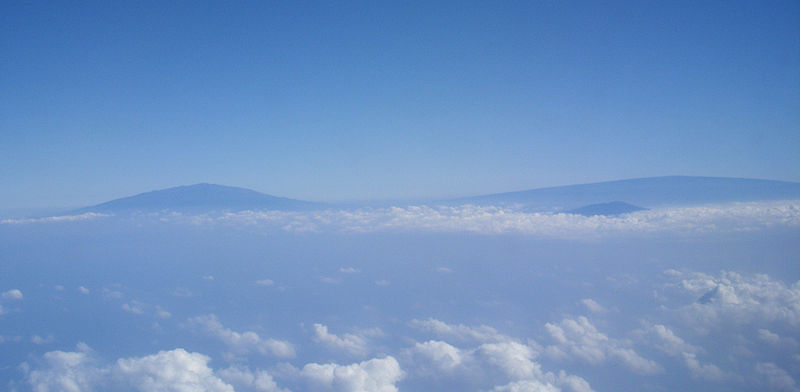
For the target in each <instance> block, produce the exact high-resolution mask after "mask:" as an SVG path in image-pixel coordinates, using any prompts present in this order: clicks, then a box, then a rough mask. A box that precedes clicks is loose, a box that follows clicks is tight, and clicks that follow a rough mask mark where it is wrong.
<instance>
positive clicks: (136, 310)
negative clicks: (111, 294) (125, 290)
mask: <svg viewBox="0 0 800 392" xmlns="http://www.w3.org/2000/svg"><path fill="white" fill-rule="evenodd" d="M122 310H124V311H126V312H128V313H131V314H144V304H143V303H141V302H139V301H131V302H128V303H125V304H122Z"/></svg>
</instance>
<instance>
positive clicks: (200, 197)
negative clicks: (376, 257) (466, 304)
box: [74, 176, 800, 213]
mask: <svg viewBox="0 0 800 392" xmlns="http://www.w3.org/2000/svg"><path fill="white" fill-rule="evenodd" d="M780 199H800V183H795V182H788V181H774V180H762V179H747V178H728V177H693V176H664V177H645V178H635V179H625V180H615V181H605V182H595V183H588V184H575V185H566V186H557V187H545V188H534V189H529V190H524V191H515V192H505V193H493V194H486V195H478V196H471V197H462V198H456V199H445V200H432V201H429V202H428V203H422V204H429V205H463V204H473V205H497V206H514V207H522V208H523V209H525V210H528V211H551V212H570V211H573V210H577V209H579V208H582V207H587V206H588V207H592V208H601V209H602V208H605V207H603V206H602V204H608V203H611V202H609V201H610V200H613V201H618V203H623V204H625V205H627V206H631V207H635V208H653V207H659V206H670V205H692V204H709V203H718V202H731V201H741V202H746V201H760V200H780ZM391 205H394V206H398V205H411V203H394V204H391ZM365 206H369V203H348V204H327V203H319V202H311V201H305V200H297V199H290V198H286V197H279V196H273V195H268V194H265V193H261V192H258V191H254V190H251V189H247V188H240V187H232V186H225V185H216V184H209V183H199V184H193V185H183V186H177V187H173V188H166V189H160V190H154V191H150V192H144V193H139V194H136V195H132V196H128V197H123V198H119V199H114V200H111V201H108V202H105V203H100V204H96V205H93V206H89V207H84V208H81V209H78V210H76V211H74V212H78V213H83V212H132V211H160V210H179V211H210V210H214V211H241V210H256V209H262V210H286V211H302V210H315V209H324V208H330V207H338V208H345V209H351V208H360V207H365ZM640 206H641V207H640ZM612 207H613V206H612ZM616 207H620V208H622V209H623V210H624V209H626V208H629V207H626V206H622V205H617V206H616ZM623 207H624V208H623ZM613 210H614V208H611V210H609V211H612V212H613ZM578 213H580V212H578Z"/></svg>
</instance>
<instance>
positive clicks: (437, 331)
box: [409, 318, 509, 342]
mask: <svg viewBox="0 0 800 392" xmlns="http://www.w3.org/2000/svg"><path fill="white" fill-rule="evenodd" d="M409 324H410V325H411V327H413V328H416V329H419V330H422V331H425V332H429V333H433V334H434V335H436V336H439V337H443V338H449V339H455V340H458V341H461V342H498V341H506V340H508V339H509V338H508V337H507V336H505V335H503V334H501V333H499V332H497V330H496V329H494V328H492V327H488V326H485V325H481V326H478V327H470V326H466V325H463V324H448V323H445V322H443V321H440V320H437V319H434V318H429V319H427V320H418V319H414V320H411V322H410V323H409Z"/></svg>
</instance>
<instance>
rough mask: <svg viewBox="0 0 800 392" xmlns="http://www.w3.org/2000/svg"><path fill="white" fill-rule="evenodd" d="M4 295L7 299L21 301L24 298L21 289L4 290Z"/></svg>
mask: <svg viewBox="0 0 800 392" xmlns="http://www.w3.org/2000/svg"><path fill="white" fill-rule="evenodd" d="M2 297H3V299H6V300H11V301H20V300H22V291H19V289H11V290H8V291H6V292H4V293H3V294H2Z"/></svg>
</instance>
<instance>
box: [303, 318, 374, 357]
mask: <svg viewBox="0 0 800 392" xmlns="http://www.w3.org/2000/svg"><path fill="white" fill-rule="evenodd" d="M314 340H315V341H317V342H319V343H321V344H323V345H325V346H326V347H329V348H333V349H336V350H341V351H344V352H346V353H348V354H350V355H353V356H364V355H366V354H367V351H368V345H367V339H366V338H365V337H363V336H359V335H354V334H350V333H346V334H343V335H341V336H337V335H334V334H332V333H330V332H328V327H327V326H325V325H322V324H314Z"/></svg>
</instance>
